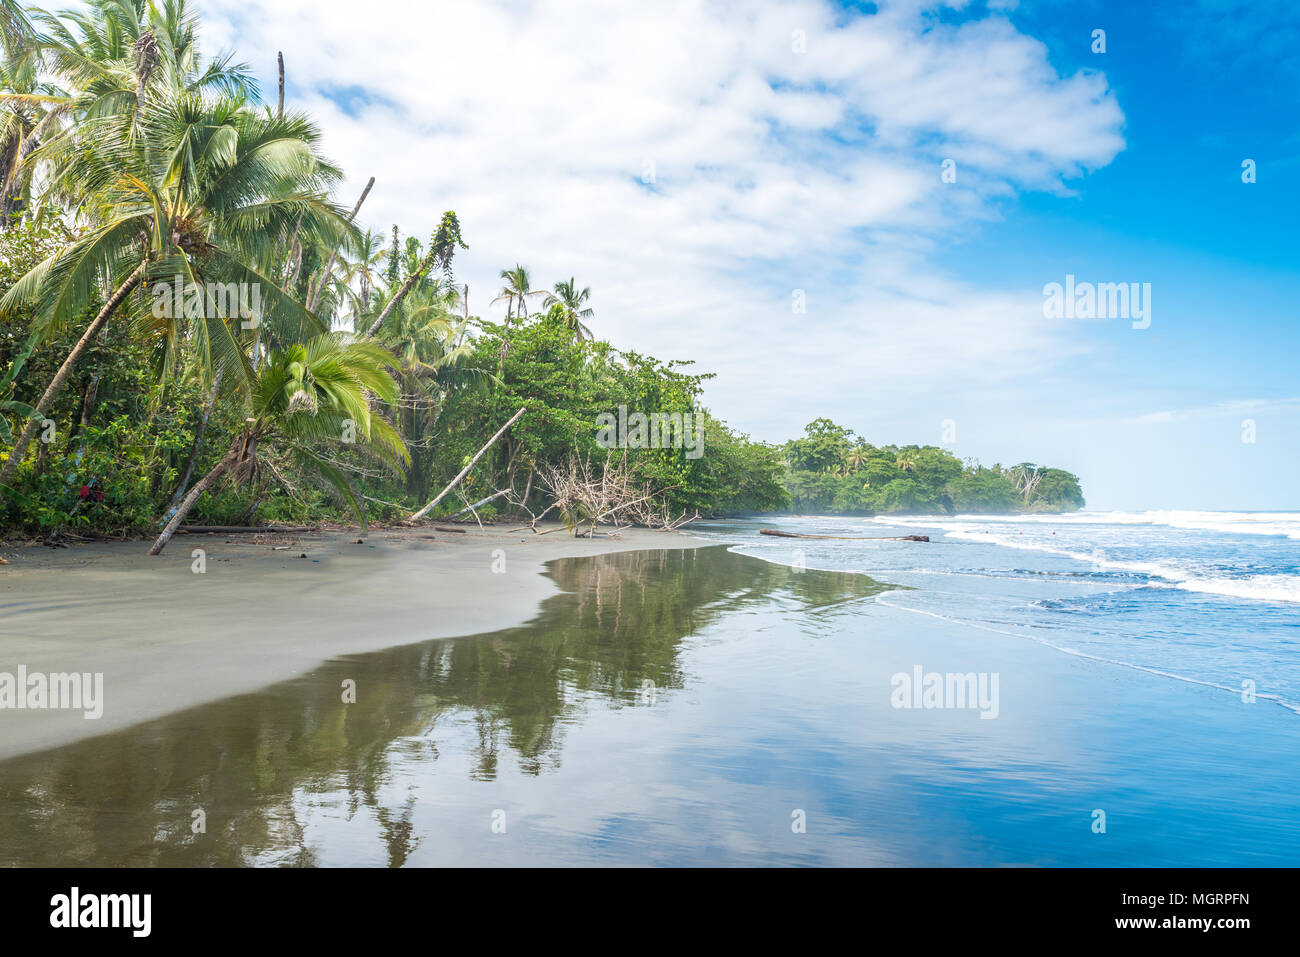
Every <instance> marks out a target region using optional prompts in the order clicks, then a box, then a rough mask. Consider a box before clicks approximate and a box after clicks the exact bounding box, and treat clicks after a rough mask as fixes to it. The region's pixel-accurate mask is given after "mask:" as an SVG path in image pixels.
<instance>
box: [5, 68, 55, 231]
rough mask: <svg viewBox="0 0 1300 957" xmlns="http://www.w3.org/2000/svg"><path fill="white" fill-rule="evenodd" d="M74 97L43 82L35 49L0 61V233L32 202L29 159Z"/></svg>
mask: <svg viewBox="0 0 1300 957" xmlns="http://www.w3.org/2000/svg"><path fill="white" fill-rule="evenodd" d="M72 103H73V100H72V97H70V96H69V95H68V94H67V93H65V92H64V91H63V90H61V89H59V88H58V87H57V86H55V85H54V84H52V83H49V82H47V81H46V80H44V79H42V76H41V72H40V61H39V59H38V58H37V56H36V51H35V49H34V48H26V49H20V50H17V51H16V52H15V53H13V54H12V55H9V56H6V57H5V58H4V60H3V61H0V184H3V185H2V186H0V228H7V227H8V226H10V225H11V224H12V223H13V217H14V214H15V213H17V212H18V211H19V210H21V209H22V208H23V207H24V206H25V205H26V202H27V200H28V198H29V191H30V186H31V179H32V175H31V174H32V164H30V163H28V162H27V158H28V157H29V156H30V155H31V154H32V152H33V151H34V150H35V149H36V148H37V147H38V146H40V145H41V143H42V141H43V140H46V139H48V138H49V137H51V136H53V135H55V134H56V133H57V132H58V130H59V122H60V120H61V119H62V118H63V117H64V116H66V115H67V114H68V112H69V110H70V109H71V107H72Z"/></svg>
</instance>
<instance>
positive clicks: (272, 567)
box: [0, 526, 701, 760]
mask: <svg viewBox="0 0 1300 957" xmlns="http://www.w3.org/2000/svg"><path fill="white" fill-rule="evenodd" d="M549 527H550V528H554V526H549ZM274 538H275V541H276V544H280V543H281V540H283V542H284V543H289V542H291V543H292V544H289V545H288V547H283V545H281V547H280V548H279V549H278V550H277V548H276V545H273V544H260V543H254V542H252V541H250V540H249V539H250V536H247V535H223V534H215V535H206V534H205V535H184V536H177V538H176V539H175V540H174V542H173V543H172V545H171V546H170V547H169V548H168V549H167V551H166V552H165V553H164V554H163V555H162V556H160V557H158V558H150V557H148V556H147V555H145V549H146V547H147V546H146V544H145V543H141V542H124V543H97V544H86V545H80V546H75V547H69V548H62V549H49V548H44V547H41V546H28V547H21V548H19V547H11V546H5V547H2V548H0V555H3V556H4V557H5V558H6V559H7V560H8V561H9V564H8V565H3V566H0V622H2V624H0V672H8V673H11V674H14V673H16V671H17V669H18V667H19V666H20V665H21V666H25V668H26V671H27V673H28V674H34V673H45V674H55V673H67V672H81V673H90V674H95V673H102V674H103V676H104V677H103V689H104V690H103V698H104V706H103V713H102V716H101V717H99V718H93V719H88V718H87V717H86V716H85V714H84V713H83V711H80V710H48V709H47V710H26V709H24V710H14V709H5V710H3V711H0V721H3V722H4V725H3V729H4V730H3V734H0V760H3V759H5V758H9V757H13V756H15V755H19V754H24V753H29V752H32V751H38V750H42V749H45V748H50V747H55V746H58V745H62V744H68V743H70V742H73V741H76V740H78V739H81V738H87V737H92V736H95V735H100V734H106V733H108V732H111V731H116V730H119V729H121V728H125V727H128V726H130V725H133V724H136V723H138V722H141V721H146V720H149V719H152V718H157V717H160V716H162V715H166V714H169V713H172V712H175V711H180V710H183V709H185V708H190V707H193V706H195V705H199V704H203V703H206V702H210V701H215V700H218V699H221V698H226V697H229V696H231V695H236V694H241V693H244V692H249V691H254V690H256V689H258V688H262V687H265V686H267V685H270V684H274V683H276V682H279V681H283V680H285V679H288V678H292V677H295V676H298V675H302V674H305V673H308V672H310V671H311V670H312V669H314V668H316V667H317V666H318V665H320V664H321V663H322V662H324V661H326V660H329V659H331V658H336V657H338V656H341V655H348V654H359V653H363V652H370V651H377V650H380V649H383V648H389V647H393V646H397V645H402V644H409V643H412V642H419V641H426V640H429V639H435V638H449V637H455V636H462V635H474V634H480V633H487V632H493V631H497V630H499V629H502V628H508V627H512V626H516V625H520V624H523V623H524V622H526V621H528V620H529V619H530V618H531V617H533V615H534V614H535V613H536V612H537V609H538V607H539V606H540V604H541V602H542V601H543V600H545V599H546V598H548V597H550V596H552V595H554V594H556V593H557V592H558V589H557V587H556V585H555V583H554V582H553V581H552V580H551V579H550V578H548V577H547V576H546V575H545V574H544V568H543V566H544V564H545V563H546V562H548V561H552V560H554V559H560V558H570V557H578V556H590V555H599V554H604V553H607V552H615V551H628V550H640V549H662V548H693V547H696V546H697V545H699V544H701V542H700V540H699V539H696V538H694V537H692V536H690V535H689V534H686V533H679V532H658V531H649V530H645V529H627V530H624V531H622V532H619V533H618V534H617V535H606V534H602V535H601V536H598V537H597V538H596V539H594V540H593V539H587V538H572V537H570V536H569V535H568V533H567V532H565V531H564V530H563V529H558V530H555V531H553V532H550V533H548V534H544V535H537V534H534V533H533V532H531V531H529V530H527V529H525V530H524V531H522V532H520V531H513V532H512V531H510V530H509V527H507V526H494V527H487V528H477V527H473V526H471V527H467V528H466V529H465V532H464V533H463V534H459V533H454V532H442V531H436V530H433V529H429V528H415V529H400V530H382V531H380V530H374V531H372V532H371V533H370V534H369V535H365V536H363V535H361V534H360V533H359V532H358V531H357V530H351V531H339V532H328V533H319V534H297V535H277V536H274ZM359 538H360V539H362V541H361V542H360V543H358V539H359ZM195 549H202V550H203V551H204V553H205V555H204V563H205V569H204V571H203V572H202V573H199V572H196V571H195V570H194V566H195V561H196V560H195V558H194V557H192V553H193V551H194V550H195ZM302 556H306V557H302Z"/></svg>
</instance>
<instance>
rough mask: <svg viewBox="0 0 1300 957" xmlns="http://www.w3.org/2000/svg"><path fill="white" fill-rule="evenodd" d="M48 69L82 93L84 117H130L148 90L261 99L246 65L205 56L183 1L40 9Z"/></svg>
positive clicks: (98, 0)
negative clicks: (52, 9) (79, 8)
mask: <svg viewBox="0 0 1300 957" xmlns="http://www.w3.org/2000/svg"><path fill="white" fill-rule="evenodd" d="M35 20H36V22H37V24H38V25H39V26H40V28H41V29H42V31H43V35H42V37H41V39H40V41H39V45H40V49H41V56H42V59H43V60H44V62H45V64H46V66H47V68H48V69H49V70H50V71H51V72H52V73H54V74H55V75H56V76H58V77H59V78H60V79H61V80H62V82H63V83H64V84H65V85H66V86H67V87H68V88H69V89H71V90H75V91H76V92H77V96H78V102H77V112H78V114H79V115H80V116H83V117H87V118H89V117H98V116H107V115H118V116H128V115H131V114H133V113H134V112H136V110H137V106H138V104H139V101H140V100H141V99H142V98H143V96H144V94H145V93H146V92H147V91H151V90H153V89H168V90H174V91H183V92H187V93H195V94H205V95H216V96H231V97H246V98H256V96H257V82H256V80H255V79H254V78H253V76H252V73H251V72H250V70H249V68H248V66H247V64H244V63H236V62H234V60H233V58H232V56H231V55H230V54H222V55H220V56H217V57H215V58H213V59H210V60H209V59H207V58H205V57H204V56H203V55H202V54H201V52H200V49H199V43H198V21H197V18H196V17H195V15H194V14H192V13H191V12H190V11H189V10H188V9H187V8H186V6H185V0H164V2H163V3H162V4H158V3H154V2H150V0H90V2H89V4H88V5H87V8H86V9H84V10H82V11H65V12H63V13H58V14H53V13H45V12H38V13H37V14H36V15H35Z"/></svg>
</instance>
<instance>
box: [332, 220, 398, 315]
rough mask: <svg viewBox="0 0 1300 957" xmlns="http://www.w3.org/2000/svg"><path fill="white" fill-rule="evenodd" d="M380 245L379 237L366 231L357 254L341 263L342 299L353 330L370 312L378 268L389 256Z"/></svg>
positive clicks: (380, 237) (381, 243) (358, 241)
mask: <svg viewBox="0 0 1300 957" xmlns="http://www.w3.org/2000/svg"><path fill="white" fill-rule="evenodd" d="M383 243H384V238H383V237H382V236H381V235H379V234H378V233H373V232H371V231H370V230H368V229H367V230H366V231H365V232H364V233H362V234H361V237H360V238H359V239H358V240H357V247H356V253H355V254H354V255H353V256H352V257H351V258H344V259H343V261H342V269H341V276H340V278H341V280H342V283H343V290H344V291H343V296H344V298H345V299H346V300H347V303H348V306H349V308H350V309H351V312H352V316H353V327H354V328H355V327H356V326H357V325H358V322H357V320H358V319H360V318H361V317H363V316H365V315H367V314H369V312H370V300H371V299H372V298H373V297H374V293H375V288H376V286H377V285H378V282H379V278H380V274H379V267H380V266H381V265H383V263H384V261H385V260H386V259H387V257H388V251H387V250H386V249H385V248H384V245H383ZM353 286H355V287H356V288H355V289H354V288H353Z"/></svg>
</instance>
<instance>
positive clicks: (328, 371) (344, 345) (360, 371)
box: [149, 333, 410, 555]
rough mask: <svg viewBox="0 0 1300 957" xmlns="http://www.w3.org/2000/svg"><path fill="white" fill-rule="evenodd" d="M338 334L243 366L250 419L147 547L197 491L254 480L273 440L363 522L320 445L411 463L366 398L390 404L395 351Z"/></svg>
mask: <svg viewBox="0 0 1300 957" xmlns="http://www.w3.org/2000/svg"><path fill="white" fill-rule="evenodd" d="M349 338H350V336H348V335H346V334H343V333H330V334H327V335H322V336H317V337H315V338H313V339H310V340H308V341H307V342H305V343H302V344H295V345H289V346H286V347H285V348H282V349H276V350H274V351H273V352H272V353H271V354H270V356H269V357H268V358H267V361H266V362H264V363H263V364H262V365H261V367H260V368H258V369H257V370H252V369H247V370H246V373H247V378H246V382H245V384H246V386H247V396H248V403H247V413H248V414H247V417H246V418H245V420H244V427H243V428H242V429H241V430H240V431H239V432H238V433H237V434H236V435H235V437H234V439H233V441H232V442H231V443H230V446H229V448H228V449H227V451H226V454H225V455H224V456H223V457H222V459H221V461H219V462H218V463H217V464H216V465H215V466H213V467H212V470H211V471H209V472H208V474H207V475H205V476H203V478H201V479H199V480H198V481H197V482H195V483H194V487H193V488H192V489H190V491H189V493H188V494H187V495H186V496H185V499H184V500H183V501H182V502H181V504H180V507H179V508H178V509H177V510H176V514H174V515H173V516H172V517H171V519H170V520H169V521H168V522H167V525H166V526H165V527H164V528H163V530H162V533H161V534H160V535H159V536H158V539H157V541H155V542H154V543H153V545H152V547H150V549H149V554H150V555H158V554H160V553H161V552H162V550H163V549H164V548H166V547H167V543H168V542H169V541H171V537H172V535H173V534H175V532H176V529H177V528H179V527H180V524H181V522H182V521H183V520H184V518H185V516H186V515H188V514H189V513H190V510H191V509H192V508H193V507H194V504H195V502H197V501H198V500H199V497H200V496H201V495H202V494H203V493H204V492H206V491H207V490H208V489H210V488H211V487H212V486H213V484H214V483H215V482H216V481H217V480H218V479H220V478H222V477H223V476H230V477H232V478H233V479H234V480H235V481H241V482H247V481H252V479H253V478H254V477H255V476H256V474H257V470H258V456H259V455H260V454H262V453H263V451H264V450H265V449H266V448H267V447H268V446H276V447H278V448H279V449H281V450H282V451H284V452H285V453H287V454H288V455H289V456H290V457H292V458H294V459H296V460H297V461H298V463H299V464H300V465H301V466H303V467H304V468H307V469H311V470H314V471H316V472H318V473H319V474H320V475H321V476H322V477H324V478H325V479H326V480H327V481H329V482H330V483H331V484H332V485H333V486H334V487H335V488H336V489H338V491H339V492H340V494H342V495H343V496H344V498H346V499H347V501H348V502H349V504H350V505H351V506H352V508H353V509H354V510H355V511H356V513H357V517H358V518H359V519H360V521H361V524H362V526H363V527H365V525H366V518H365V511H364V509H363V508H362V507H361V503H360V502H359V501H358V499H357V497H356V494H355V492H353V490H352V486H351V485H350V484H349V483H348V481H347V478H346V477H345V476H344V475H343V472H342V471H341V470H340V469H339V467H338V466H337V465H335V464H334V463H333V462H331V461H329V459H327V458H326V457H325V456H324V455H323V454H322V452H321V449H322V447H323V446H330V445H333V446H337V447H339V448H344V447H349V448H356V449H358V450H360V451H363V452H366V453H368V454H369V455H371V456H373V457H375V458H377V459H378V460H380V461H382V462H384V463H386V464H388V465H391V466H393V467H394V468H398V467H400V465H401V464H403V463H406V462H409V461H410V457H409V455H408V453H407V451H406V447H405V445H404V444H403V443H402V439H401V437H400V436H399V435H398V434H397V432H396V431H395V430H394V429H393V427H392V426H391V425H389V424H388V423H387V422H385V421H384V420H383V419H381V418H379V417H378V416H376V415H374V414H373V413H372V412H371V408H370V396H371V395H373V396H375V397H377V398H379V399H381V400H382V401H385V402H394V401H396V399H397V396H398V388H397V382H396V380H394V378H393V376H392V374H391V373H390V372H389V371H388V369H387V366H388V365H389V364H390V363H391V362H392V360H393V357H392V355H390V354H389V353H388V352H387V351H386V350H385V349H384V348H383V347H382V346H379V345H377V344H375V343H370V342H351V341H348V340H349Z"/></svg>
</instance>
